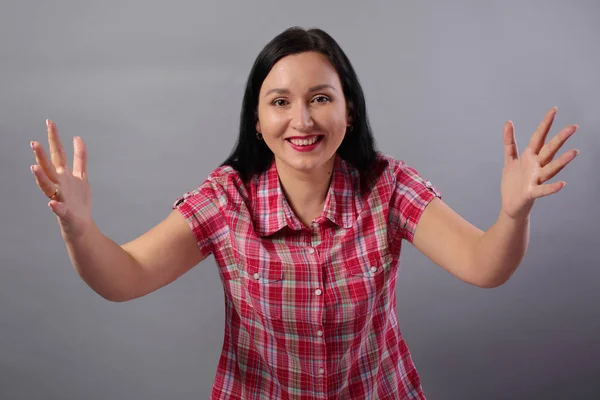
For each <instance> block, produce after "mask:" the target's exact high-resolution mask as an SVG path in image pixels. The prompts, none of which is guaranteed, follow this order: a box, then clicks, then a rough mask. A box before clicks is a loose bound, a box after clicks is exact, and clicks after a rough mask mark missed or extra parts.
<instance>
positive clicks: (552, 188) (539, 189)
mask: <svg viewBox="0 0 600 400" xmlns="http://www.w3.org/2000/svg"><path fill="white" fill-rule="evenodd" d="M566 184H567V182H565V181H560V182H554V183H546V184H544V185H539V186H536V187H535V189H533V198H534V199H539V198H540V197H546V196H549V195H551V194H554V193H556V192H558V191H559V190H561V189H562V188H564V187H565V185H566Z"/></svg>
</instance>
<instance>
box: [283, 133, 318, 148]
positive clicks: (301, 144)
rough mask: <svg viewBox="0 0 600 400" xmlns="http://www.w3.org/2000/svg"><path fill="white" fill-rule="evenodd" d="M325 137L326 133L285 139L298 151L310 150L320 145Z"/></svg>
mask: <svg viewBox="0 0 600 400" xmlns="http://www.w3.org/2000/svg"><path fill="white" fill-rule="evenodd" d="M324 137H325V136H324V135H311V136H294V137H289V138H286V139H285V141H286V142H288V144H289V145H290V147H291V148H292V149H294V150H296V151H300V152H308V151H313V150H314V149H316V148H317V147H319V145H320V144H321V142H322V141H323V138H324Z"/></svg>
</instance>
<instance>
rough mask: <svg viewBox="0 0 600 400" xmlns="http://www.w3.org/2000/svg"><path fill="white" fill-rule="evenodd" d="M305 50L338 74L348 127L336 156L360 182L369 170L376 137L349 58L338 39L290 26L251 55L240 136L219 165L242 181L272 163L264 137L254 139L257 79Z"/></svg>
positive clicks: (258, 91)
mask: <svg viewBox="0 0 600 400" xmlns="http://www.w3.org/2000/svg"><path fill="white" fill-rule="evenodd" d="M308 51H314V52H318V53H321V54H323V55H325V56H326V57H327V58H328V59H329V61H330V62H331V64H332V65H333V67H334V68H335V70H336V71H337V73H338V75H339V78H340V82H341V84H342V89H343V91H344V97H345V98H346V104H347V105H348V107H349V109H350V115H351V121H352V129H351V130H349V131H347V132H346V135H345V137H344V140H343V141H342V143H341V145H340V147H339V148H338V150H337V154H339V155H340V157H341V158H342V159H344V160H346V161H347V162H349V163H350V164H351V165H352V166H354V167H355V168H356V169H357V170H358V171H359V173H360V177H361V181H363V182H364V180H365V179H367V178H368V177H369V176H370V175H371V173H373V172H374V171H373V165H374V163H375V159H376V150H375V140H374V138H373V134H372V132H371V127H370V125H369V120H368V117H367V109H366V105H365V97H364V94H363V90H362V87H361V86H360V83H359V81H358V77H357V76H356V72H355V71H354V68H353V67H352V64H351V63H350V60H349V59H348V57H347V56H346V54H345V53H344V52H343V50H342V49H341V48H340V46H339V45H338V44H337V42H336V41H335V40H334V39H333V38H332V37H331V36H330V35H329V34H327V33H326V32H324V31H323V30H321V29H308V30H306V29H303V28H299V27H292V28H288V29H286V30H285V31H283V32H282V33H280V34H279V35H277V36H276V37H275V38H273V39H272V40H271V41H270V42H269V43H267V45H266V46H265V47H264V48H263V49H262V51H261V52H260V53H259V54H258V56H257V57H256V60H255V61H254V65H253V66H252V69H251V70H250V75H249V76H248V81H247V83H246V90H245V93H244V99H243V101H242V112H241V115H240V132H239V137H238V140H237V143H236V145H235V147H234V149H233V151H232V152H231V154H230V156H229V158H227V160H225V161H224V162H223V164H222V165H230V166H231V167H233V168H234V169H235V170H236V171H238V173H239V174H240V176H241V178H242V180H243V181H244V182H247V181H249V180H250V179H251V178H252V177H253V176H255V175H256V174H260V173H262V172H264V171H266V170H267V169H268V168H269V166H270V165H271V163H272V161H273V152H272V151H271V150H270V149H269V147H268V146H267V145H266V144H265V142H264V141H263V140H258V139H257V137H256V122H257V115H258V114H257V110H258V97H259V93H260V89H261V86H262V83H263V81H264V80H265V78H266V77H267V75H268V74H269V72H270V71H271V68H273V65H275V63H276V62H277V61H279V60H280V59H281V58H283V57H285V56H288V55H292V54H298V53H303V52H308ZM361 186H362V185H361Z"/></svg>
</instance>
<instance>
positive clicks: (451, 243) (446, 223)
mask: <svg viewBox="0 0 600 400" xmlns="http://www.w3.org/2000/svg"><path fill="white" fill-rule="evenodd" d="M555 115H556V108H552V109H551V110H550V111H548V113H547V114H546V116H545V118H544V119H543V121H542V122H541V123H540V124H539V126H538V128H537V129H536V131H535V132H534V133H533V135H532V137H531V140H530V142H529V145H528V146H527V148H526V149H525V150H524V151H523V153H522V154H521V156H520V157H519V153H518V149H517V143H516V140H515V134H514V126H513V124H512V122H511V121H508V122H507V123H506V124H505V125H504V169H503V171H502V184H501V194H502V208H501V210H500V214H499V216H498V219H497V221H496V222H495V223H494V224H493V225H492V226H491V227H490V228H489V229H488V230H487V231H485V232H483V231H481V230H480V229H478V228H476V227H475V226H473V225H471V224H470V223H469V222H467V221H466V220H465V219H463V218H462V217H461V216H460V215H458V214H457V213H456V212H454V211H453V210H452V209H451V208H450V207H448V206H447V205H446V204H445V203H444V202H443V201H442V200H440V199H439V198H435V199H433V200H432V201H431V203H430V204H429V205H428V206H427V207H426V208H425V210H424V211H423V214H422V215H421V218H420V220H419V223H418V224H417V227H416V231H415V235H414V239H413V245H414V246H415V247H416V248H417V249H418V250H419V251H421V252H422V253H423V254H425V255H426V256H427V257H428V258H429V259H431V260H432V261H433V262H435V263H436V264H438V265H439V266H441V267H442V268H444V269H445V270H447V271H448V272H450V273H451V274H453V275H454V276H456V277H458V278H459V279H461V280H463V281H465V282H467V283H470V284H473V285H476V286H479V287H484V288H493V287H497V286H500V285H502V284H503V283H505V282H506V281H507V280H508V279H509V278H510V276H511V275H512V274H513V272H514V271H515V270H516V269H517V267H518V266H519V264H520V262H521V260H522V259H523V257H524V256H525V252H526V250H527V244H528V241H529V215H530V212H531V209H532V207H533V204H534V202H535V200H536V199H538V198H540V197H545V196H548V195H551V194H554V193H556V192H558V191H559V190H561V189H562V188H563V187H564V186H565V184H566V182H564V181H559V182H554V183H546V184H545V183H544V182H547V181H548V180H550V179H552V178H553V177H554V176H556V174H558V173H559V172H560V171H561V170H562V169H563V168H564V167H565V166H566V165H567V164H569V163H570V162H571V161H572V160H573V159H574V158H575V157H576V156H577V154H579V151H578V150H569V151H567V152H565V153H564V154H563V155H561V156H560V157H558V158H557V159H556V160H554V156H555V155H556V153H557V152H558V150H559V149H560V148H561V147H562V146H563V144H564V143H565V142H566V140H567V139H568V138H569V137H570V136H571V135H572V134H573V133H575V131H576V130H577V128H578V126H577V125H570V126H567V127H566V128H564V129H563V130H562V131H561V132H559V133H558V134H557V135H556V136H554V138H552V140H550V141H549V142H548V143H545V142H546V137H547V135H548V132H549V130H550V127H551V126H552V122H553V121H554V117H555Z"/></svg>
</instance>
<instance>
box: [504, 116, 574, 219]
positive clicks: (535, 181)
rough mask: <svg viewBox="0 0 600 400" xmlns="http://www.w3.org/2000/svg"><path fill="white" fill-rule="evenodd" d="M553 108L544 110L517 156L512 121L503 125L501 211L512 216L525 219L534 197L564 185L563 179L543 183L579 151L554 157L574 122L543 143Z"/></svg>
mask: <svg viewBox="0 0 600 400" xmlns="http://www.w3.org/2000/svg"><path fill="white" fill-rule="evenodd" d="M556 110H557V109H556V107H554V108H552V109H551V110H550V111H548V113H546V116H545V117H544V119H543V120H542V122H541V123H540V124H539V126H538V127H537V129H536V130H535V132H534V133H533V135H532V136H531V140H530V141H529V145H528V146H527V148H526V149H525V150H524V151H523V154H521V157H519V150H518V149H517V142H516V140H515V131H514V126H513V124H512V121H508V122H506V124H504V169H503V170H502V184H501V193H502V212H503V213H504V214H506V215H507V216H508V217H510V218H512V219H521V218H526V217H527V216H528V215H529V212H530V211H531V208H532V207H533V203H534V202H535V199H537V198H540V197H544V196H548V195H550V194H554V193H556V192H558V191H559V190H561V189H562V188H563V187H565V185H566V182H565V181H558V182H554V183H544V182H547V181H548V180H550V179H552V178H553V177H554V176H555V175H556V174H558V173H559V172H560V171H561V170H562V169H563V168H564V167H565V166H566V165H567V164H569V163H570V162H571V161H573V159H574V158H575V157H576V156H577V155H578V154H579V150H569V151H567V152H565V153H564V154H562V155H561V156H560V157H558V158H557V159H556V160H554V156H555V155H556V153H557V152H558V150H559V149H560V148H561V147H562V146H563V144H564V143H565V142H566V141H567V139H568V138H569V137H571V135H572V134H573V133H575V131H576V130H577V128H578V125H569V126H567V127H566V128H564V129H563V130H562V131H560V132H559V133H558V134H557V135H556V136H554V137H553V138H552V139H551V140H550V141H549V142H548V143H545V142H546V136H547V135H548V131H549V130H550V127H551V126H552V122H553V121H554V116H555V115H556Z"/></svg>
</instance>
